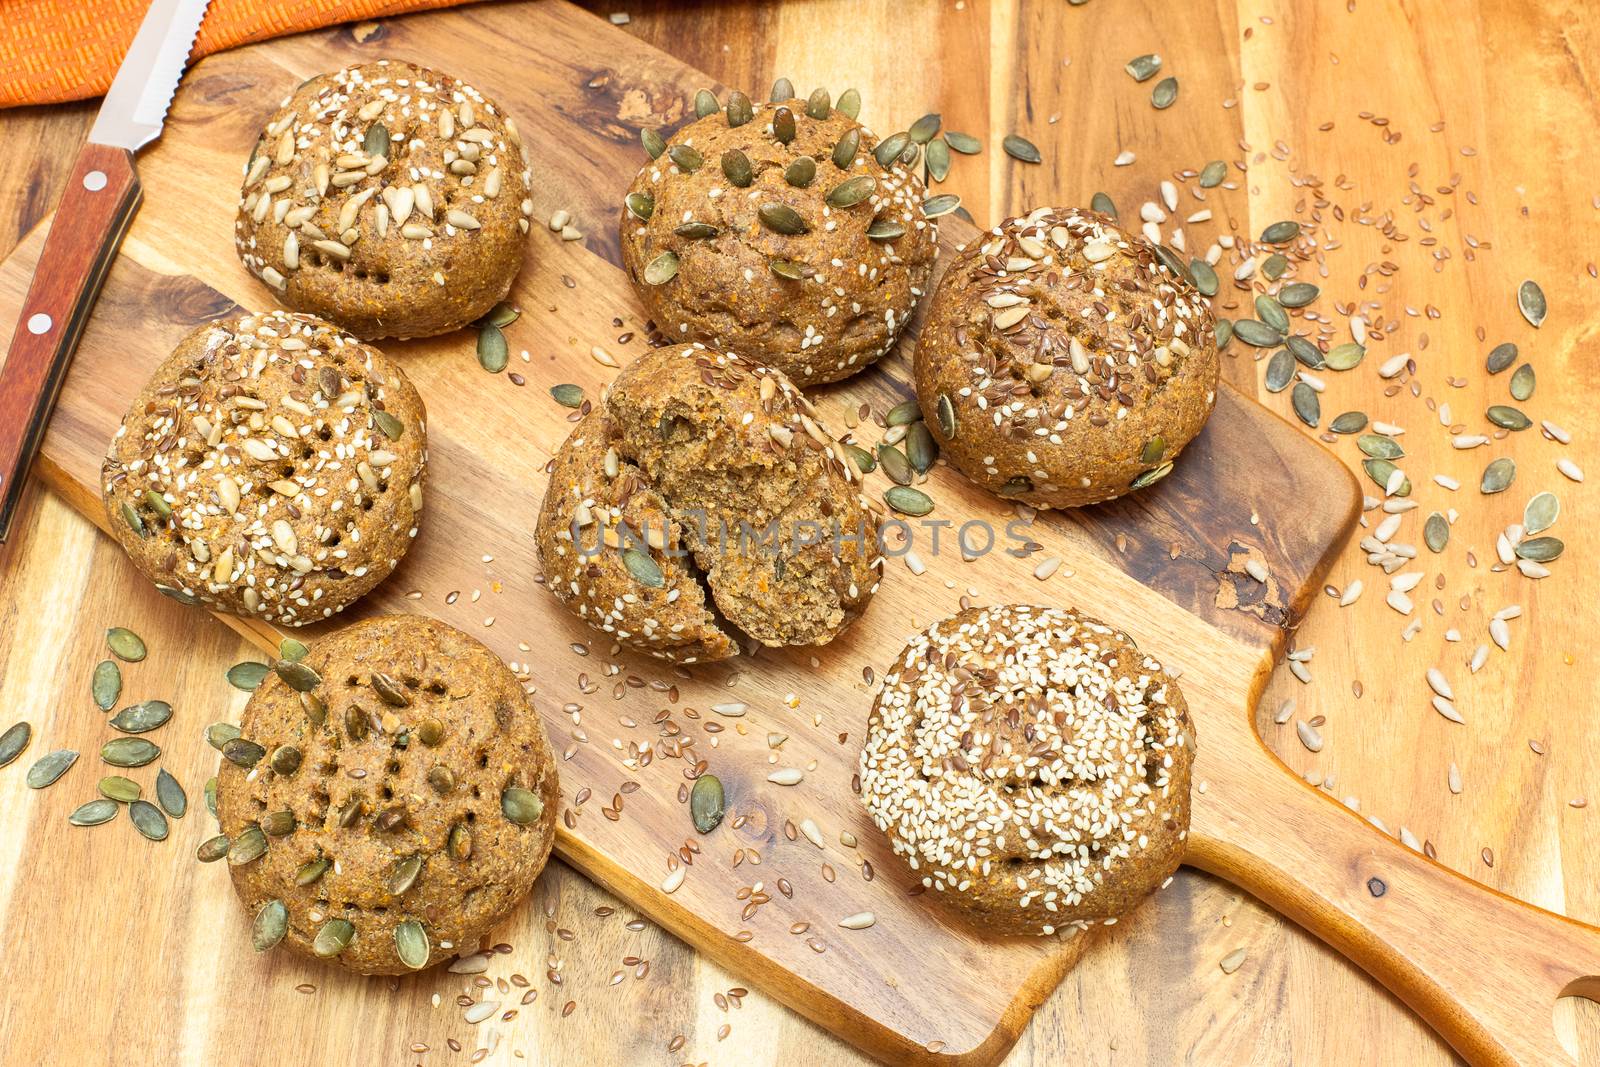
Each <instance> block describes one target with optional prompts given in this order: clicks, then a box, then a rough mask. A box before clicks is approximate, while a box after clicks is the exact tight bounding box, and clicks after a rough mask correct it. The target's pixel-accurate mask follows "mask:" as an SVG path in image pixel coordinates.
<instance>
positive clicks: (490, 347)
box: [478, 324, 511, 374]
mask: <svg viewBox="0 0 1600 1067" xmlns="http://www.w3.org/2000/svg"><path fill="white" fill-rule="evenodd" d="M510 360H511V352H510V350H509V348H508V347H507V346H506V335H505V334H504V333H503V332H501V330H500V327H498V326H495V325H492V324H491V325H488V326H485V327H483V329H481V330H479V331H478V365H479V366H481V367H482V368H483V369H484V370H486V371H488V372H489V373H490V374H499V373H500V372H501V371H503V370H505V369H506V364H507V363H508V362H510Z"/></svg>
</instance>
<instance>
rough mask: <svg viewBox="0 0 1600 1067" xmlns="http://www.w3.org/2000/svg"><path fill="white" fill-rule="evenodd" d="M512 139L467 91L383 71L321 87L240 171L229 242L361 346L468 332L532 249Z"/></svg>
mask: <svg viewBox="0 0 1600 1067" xmlns="http://www.w3.org/2000/svg"><path fill="white" fill-rule="evenodd" d="M529 180H530V178H529V174H528V169H527V164H526V163H524V162H523V158H522V146H521V140H520V138H519V137H518V135H517V129H516V126H515V125H514V124H513V123H512V122H511V120H510V119H509V118H507V117H506V116H505V115H504V114H503V113H502V112H501V111H500V110H499V108H497V107H496V106H495V105H494V103H493V102H492V101H490V100H488V99H487V98H486V97H484V95H483V94H482V93H480V92H479V91H478V90H477V89H474V88H473V87H472V86H470V85H468V84H466V83H465V82H461V81H457V80H456V79H455V78H452V77H450V76H448V75H445V74H440V73H439V72H437V71H432V70H428V69H427V68H425V67H419V66H415V65H414V64H411V63H401V62H394V61H391V60H379V61H377V62H375V63H363V64H361V65H360V66H355V67H346V68H345V69H343V70H339V71H335V72H333V73H332V74H324V75H321V76H320V77H316V78H312V79H311V80H310V81H307V82H306V83H305V84H303V85H301V86H300V87H299V88H298V89H296V90H295V91H294V92H293V93H292V94H291V95H290V96H289V97H288V99H286V100H285V101H284V102H283V104H282V106H281V107H279V109H278V111H277V112H276V113H275V114H274V115H273V116H272V118H271V119H269V120H268V122H267V125H266V129H265V130H263V131H262V134H261V136H260V138H259V139H258V140H257V141H256V146H255V149H254V150H253V151H252V152H251V154H250V160H249V162H248V163H247V164H246V165H245V176H244V188H243V189H242V190H241V191H240V194H239V216H238V219H237V221H236V222H235V224H234V244H235V245H236V247H237V248H238V252H239V258H240V259H242V260H243V261H244V265H245V267H246V268H247V269H248V270H249V271H250V273H251V274H254V275H255V276H256V277H257V278H260V279H261V280H262V281H263V282H265V283H266V285H267V286H268V287H269V288H270V289H271V290H272V292H273V294H274V295H275V296H276V297H277V298H278V299H280V300H282V301H283V302H284V303H285V304H287V305H288V306H289V307H292V308H294V309H296V310H298V311H309V312H313V313H315V314H317V315H321V316H322V317H324V318H326V319H329V320H331V321H333V322H336V323H338V324H339V325H340V326H343V327H344V328H345V329H347V330H349V331H350V332H351V333H353V334H355V335H356V336H357V337H364V338H368V339H371V338H378V337H426V336H429V335H431V334H437V333H444V332H445V331H447V330H454V329H456V328H458V327H461V326H464V325H466V324H467V323H469V322H472V321H473V320H474V319H477V318H479V317H481V316H482V315H484V314H485V313H486V312H488V311H489V310H490V309H491V308H493V307H494V305H495V303H496V302H497V301H499V300H501V299H502V298H504V297H505V295H506V293H507V292H508V291H509V290H510V288H511V282H512V279H514V278H515V277H516V275H517V271H518V270H519V269H521V267H522V259H523V255H524V252H525V250H526V247H527V241H526V237H525V235H526V234H527V232H528V216H529V215H530V214H532V212H533V202H532V201H531V200H529V199H528V183H529Z"/></svg>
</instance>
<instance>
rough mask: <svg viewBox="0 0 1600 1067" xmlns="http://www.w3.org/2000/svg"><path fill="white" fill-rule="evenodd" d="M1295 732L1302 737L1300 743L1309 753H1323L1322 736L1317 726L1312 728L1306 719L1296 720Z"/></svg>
mask: <svg viewBox="0 0 1600 1067" xmlns="http://www.w3.org/2000/svg"><path fill="white" fill-rule="evenodd" d="M1294 732H1295V733H1297V734H1299V735H1300V743H1301V744H1302V745H1304V746H1306V749H1307V750H1308V751H1311V752H1321V751H1322V734H1321V733H1319V732H1318V731H1317V728H1316V727H1315V726H1312V725H1311V724H1310V723H1308V722H1306V721H1305V720H1304V719H1296V720H1295V723H1294Z"/></svg>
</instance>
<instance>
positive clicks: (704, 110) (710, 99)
mask: <svg viewBox="0 0 1600 1067" xmlns="http://www.w3.org/2000/svg"><path fill="white" fill-rule="evenodd" d="M721 110H722V105H721V104H719V103H717V97H716V94H715V93H713V92H712V91H711V90H710V89H701V90H698V91H697V92H696V93H695V94H694V117H695V118H697V119H703V118H705V117H706V116H707V115H715V114H716V113H717V112H718V111H721Z"/></svg>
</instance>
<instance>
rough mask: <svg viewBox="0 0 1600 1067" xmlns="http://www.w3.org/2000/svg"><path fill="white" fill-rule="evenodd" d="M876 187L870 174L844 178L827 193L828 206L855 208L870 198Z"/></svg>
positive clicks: (876, 183) (875, 181) (875, 182)
mask: <svg viewBox="0 0 1600 1067" xmlns="http://www.w3.org/2000/svg"><path fill="white" fill-rule="evenodd" d="M877 187H878V182H877V179H875V178H873V176H872V175H870V174H858V175H856V176H855V177H854V178H846V179H845V180H844V181H842V182H840V183H839V184H838V185H836V186H834V187H833V189H832V191H830V192H829V193H828V204H829V206H830V207H855V206H856V205H857V204H859V203H861V201H863V200H865V199H866V198H867V197H869V196H871V195H872V193H873V190H874V189H876V188H877Z"/></svg>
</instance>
